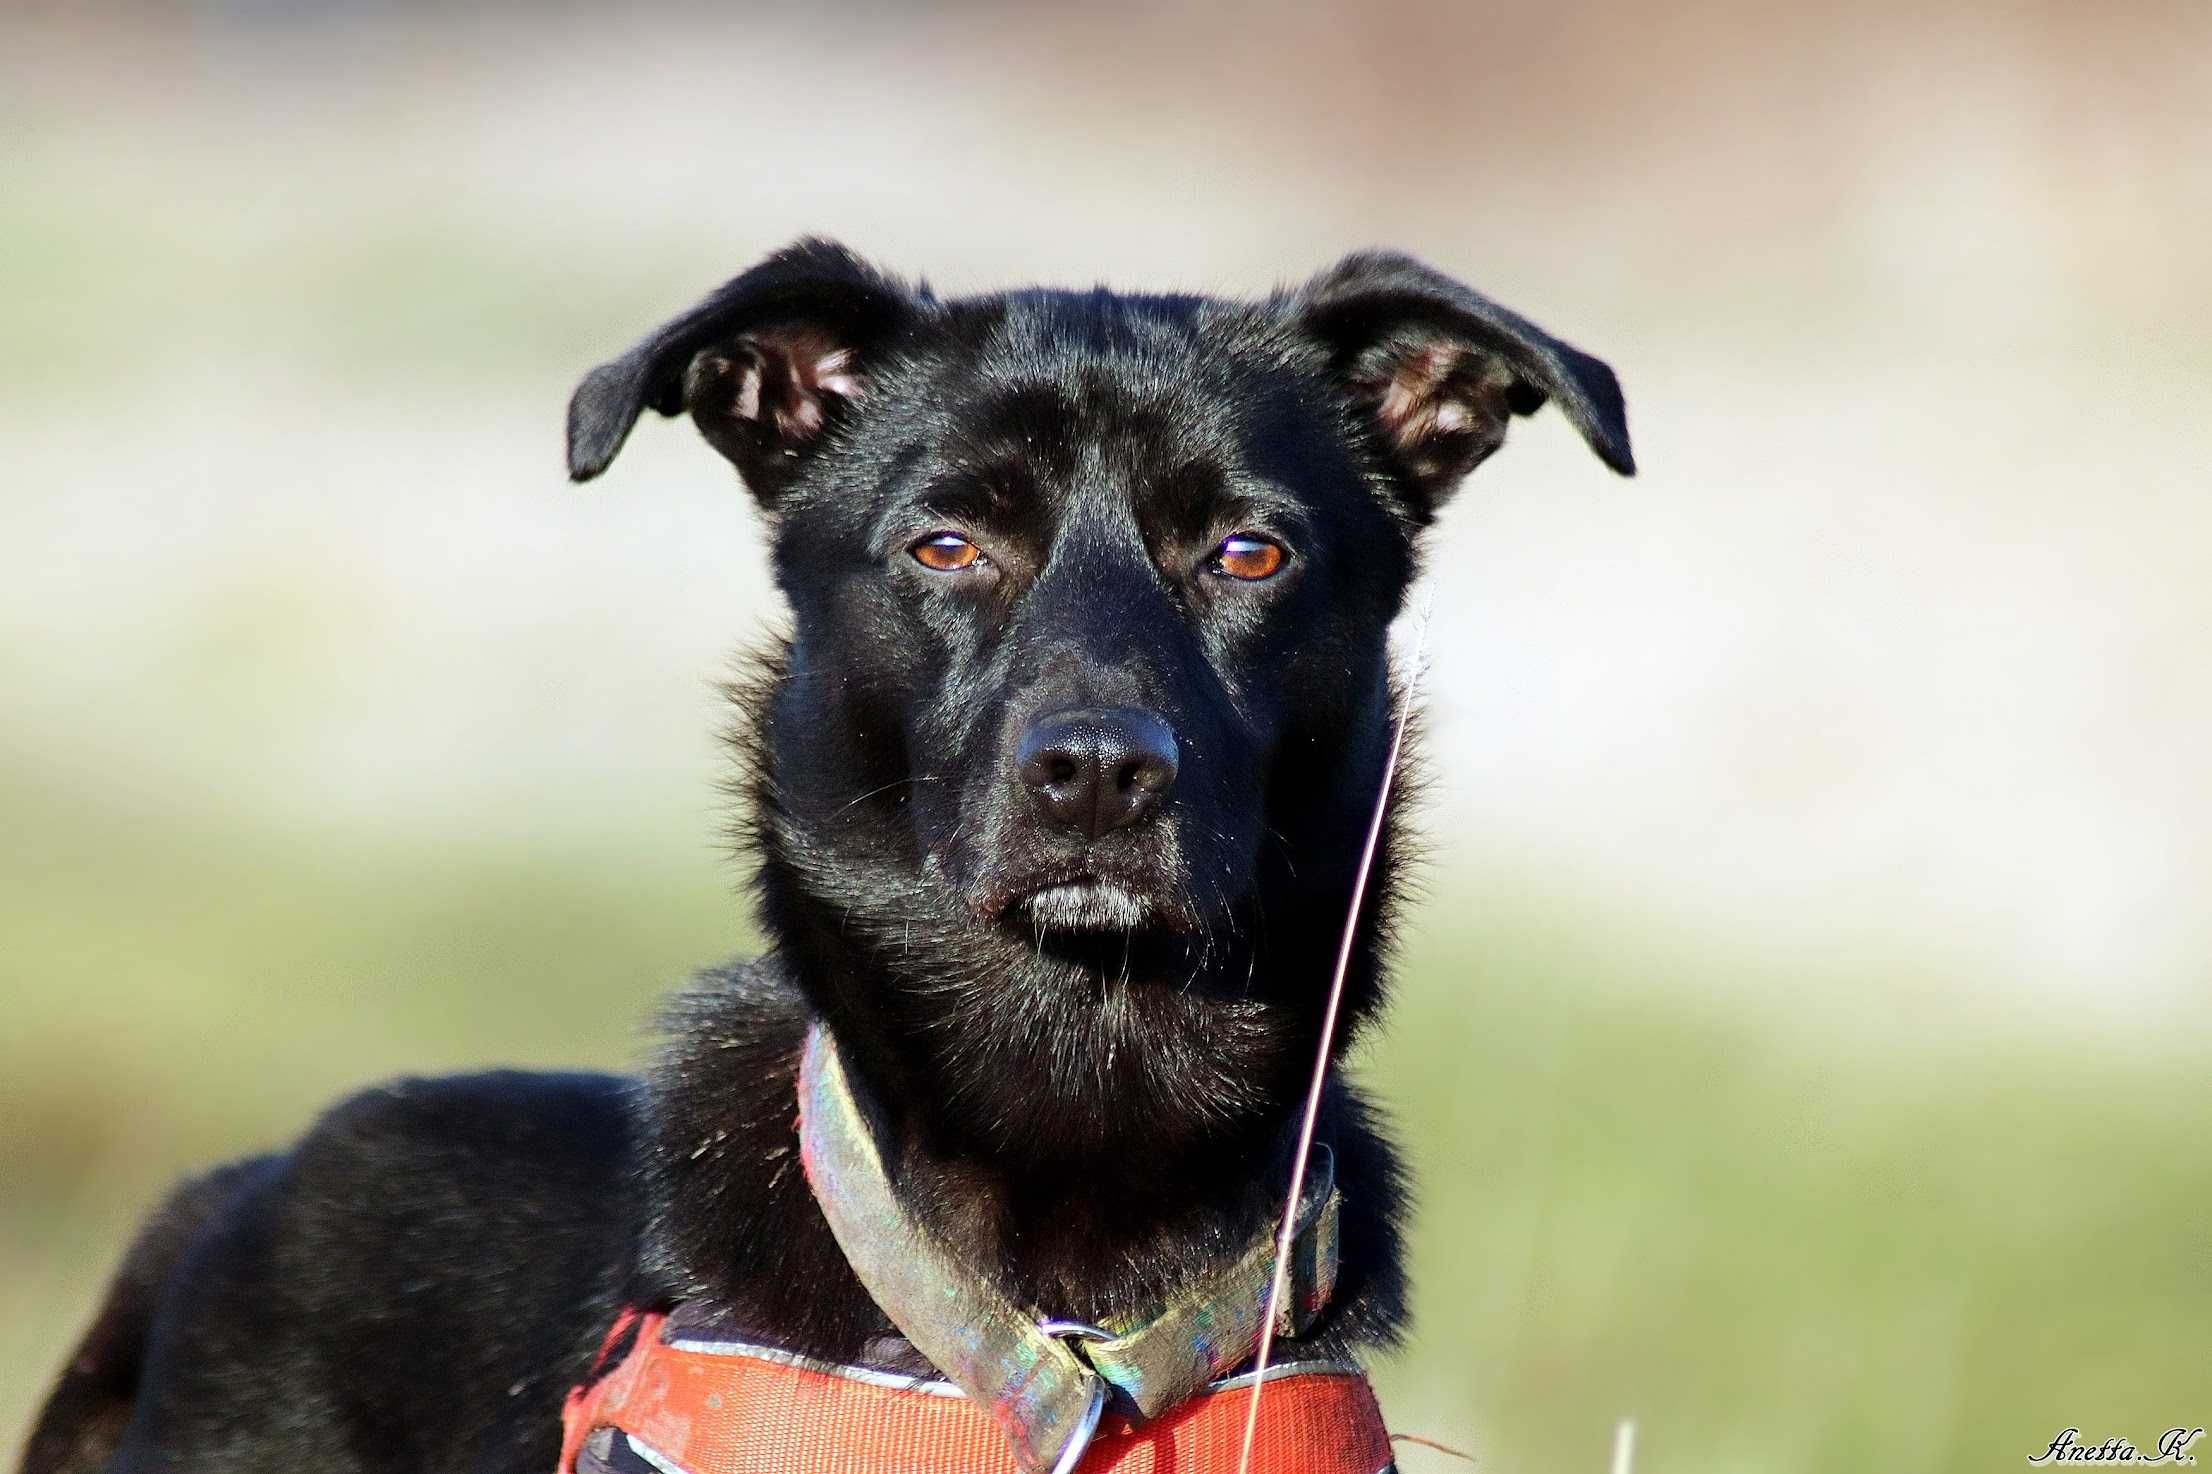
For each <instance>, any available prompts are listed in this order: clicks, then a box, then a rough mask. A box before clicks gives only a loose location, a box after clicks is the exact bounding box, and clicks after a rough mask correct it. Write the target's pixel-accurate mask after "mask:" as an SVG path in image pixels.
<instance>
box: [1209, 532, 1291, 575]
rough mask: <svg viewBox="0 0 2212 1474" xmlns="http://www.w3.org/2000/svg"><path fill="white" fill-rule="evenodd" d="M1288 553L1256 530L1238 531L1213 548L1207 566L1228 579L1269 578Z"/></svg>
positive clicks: (1279, 568) (1279, 544)
mask: <svg viewBox="0 0 2212 1474" xmlns="http://www.w3.org/2000/svg"><path fill="white" fill-rule="evenodd" d="M1288 557H1289V554H1287V553H1285V552H1284V551H1283V545H1282V544H1281V543H1278V542H1271V541H1269V540H1268V539H1266V538H1264V537H1260V536H1258V535H1257V534H1255V533H1250V532H1240V533H1238V534H1236V535H1235V536H1234V537H1225V538H1223V539H1222V540H1221V546H1220V547H1218V548H1215V549H1214V555H1213V557H1212V559H1211V560H1210V561H1209V562H1208V563H1207V565H1206V566H1207V567H1208V568H1211V569H1212V570H1213V571H1214V572H1216V573H1219V574H1223V575H1225V576H1227V577H1229V578H1241V579H1244V580H1246V581H1247V582H1251V581H1255V580H1258V579H1262V578H1271V577H1273V576H1274V575H1275V574H1276V573H1278V572H1280V571H1281V569H1282V566H1283V563H1284V560H1285V559H1287V558H1288Z"/></svg>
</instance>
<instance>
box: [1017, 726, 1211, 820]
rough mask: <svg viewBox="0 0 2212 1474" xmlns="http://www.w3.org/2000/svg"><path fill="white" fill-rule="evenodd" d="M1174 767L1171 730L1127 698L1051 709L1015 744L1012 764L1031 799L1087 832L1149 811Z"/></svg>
mask: <svg viewBox="0 0 2212 1474" xmlns="http://www.w3.org/2000/svg"><path fill="white" fill-rule="evenodd" d="M1175 770H1176V761H1175V733H1174V731H1173V730H1172V729H1170V728H1169V726H1168V724H1167V723H1166V722H1163V721H1161V720H1160V719H1159V718H1158V717H1156V716H1154V715H1153V714H1152V713H1151V712H1148V711H1139V710H1137V709H1136V708H1135V707H1133V706H1108V707H1080V708H1075V709H1072V710H1069V711H1056V712H1054V713H1052V714H1051V715H1050V716H1047V717H1043V718H1040V719H1039V720H1038V721H1036V722H1035V723H1033V724H1031V726H1030V728H1029V730H1028V731H1027V732H1024V733H1023V734H1022V740H1021V744H1020V745H1019V746H1018V747H1017V748H1016V749H1015V750H1014V771H1015V772H1016V773H1017V774H1018V775H1019V776H1020V778H1021V780H1022V782H1023V783H1025V784H1026V785H1028V787H1029V792H1030V795H1031V796H1032V797H1034V798H1035V799H1036V801H1037V807H1038V808H1039V809H1040V810H1042V811H1043V812H1044V813H1045V814H1047V815H1049V816H1050V817H1052V818H1053V819H1056V820H1058V821H1059V822H1060V823H1062V824H1065V825H1068V826H1069V827H1070V828H1073V829H1078V830H1081V831H1082V832H1083V833H1084V834H1085V835H1086V836H1088V837H1089V838H1091V839H1096V838H1098V837H1099V836H1100V835H1102V834H1105V833H1107V832H1109V831H1111V830H1115V829H1122V828H1126V827H1127V826H1129V825H1131V824H1134V823H1136V822H1137V821H1138V820H1139V819H1142V818H1143V817H1144V816H1145V815H1147V814H1149V813H1151V812H1152V810H1153V809H1155V808H1156V807H1158V806H1159V801H1160V795H1162V794H1164V793H1166V792H1167V791H1168V788H1169V786H1170V785H1172V784H1173V783H1174V782H1175Z"/></svg>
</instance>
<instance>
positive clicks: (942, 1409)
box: [559, 1312, 1391, 1474]
mask: <svg viewBox="0 0 2212 1474" xmlns="http://www.w3.org/2000/svg"><path fill="white" fill-rule="evenodd" d="M631 1323H632V1322H631V1318H630V1316H629V1314H628V1313H627V1312H626V1313H625V1317H624V1319H623V1320H622V1321H618V1322H617V1326H616V1330H615V1332H614V1333H613V1334H612V1335H611V1336H610V1338H609V1345H610V1347H611V1346H612V1345H614V1344H618V1343H619V1342H620V1340H621V1337H622V1335H623V1333H624V1332H626V1331H627V1330H629V1328H630V1325H631ZM634 1324H635V1326H636V1335H635V1338H634V1340H632V1342H631V1344H630V1348H629V1351H628V1352H627V1354H626V1355H624V1356H623V1358H622V1360H621V1361H620V1362H619V1363H618V1364H617V1365H616V1366H614V1367H613V1368H612V1369H611V1370H609V1371H607V1372H606V1374H605V1375H604V1376H602V1377H600V1378H599V1379H598V1380H597V1381H595V1382H593V1383H591V1384H590V1385H588V1386H584V1387H578V1388H577V1389H575V1391H573V1392H571V1393H570V1394H569V1398H568V1404H567V1407H566V1408H565V1409H564V1410H563V1412H562V1432H563V1438H562V1444H561V1463H560V1471H559V1474H600V1471H618V1474H619V1471H623V1470H627V1469H637V1470H647V1471H658V1474H827V1471H835V1474H945V1471H960V1474H1022V1471H1023V1466H1022V1464H1021V1463H1020V1462H1019V1461H1018V1459H1017V1456H1016V1454H1015V1452H1014V1450H1013V1448H1012V1447H1011V1446H1010V1445H1009V1444H1008V1442H1007V1440H1006V1437H1005V1435H1004V1433H1003V1432H1002V1431H1001V1429H1000V1427H999V1425H998V1423H997V1422H996V1421H994V1420H993V1418H992V1417H991V1415H990V1413H989V1412H988V1411H987V1410H986V1409H984V1408H982V1407H980V1406H978V1405H977V1404H975V1403H974V1402H971V1401H970V1400H969V1399H968V1398H967V1397H965V1396H963V1395H962V1394H961V1392H960V1391H959V1389H958V1388H956V1387H954V1386H952V1385H951V1384H950V1383H947V1382H915V1381H912V1380H911V1379H907V1378H901V1377H894V1376H889V1375H886V1374H884V1373H881V1372H874V1371H870V1370H868V1369H866V1368H860V1367H840V1366H834V1365H829V1364H825V1363H821V1362H816V1361H812V1360H809V1359H807V1358H805V1357H800V1356H795V1355H792V1354H790V1353H788V1352H782V1351H777V1350H774V1349H772V1348H767V1347H759V1346H750V1345H742V1344H737V1343H730V1342H716V1343H700V1342H692V1341H689V1340H686V1339H682V1338H681V1337H679V1338H678V1339H675V1340H673V1341H671V1340H669V1339H667V1336H668V1330H667V1326H666V1318H665V1317H664V1316H660V1315H644V1316H637V1317H635V1321H634ZM1249 1386H1250V1383H1249V1378H1238V1377H1231V1378H1227V1379H1224V1380H1222V1381H1218V1382H1215V1383H1213V1384H1212V1385H1210V1386H1209V1387H1207V1388H1206V1389H1205V1390H1204V1391H1202V1392H1200V1393H1198V1394H1197V1395H1196V1396H1193V1397H1191V1398H1189V1399H1187V1400H1186V1401H1184V1402H1183V1403H1182V1404H1181V1405H1179V1406H1178V1407H1176V1408H1175V1409H1174V1410H1173V1411H1171V1412H1169V1413H1167V1414H1166V1415H1164V1416H1162V1417H1159V1418H1154V1419H1149V1420H1142V1421H1140V1420H1139V1419H1137V1418H1136V1417H1134V1416H1133V1415H1129V1414H1126V1413H1123V1412H1120V1411H1113V1412H1109V1413H1107V1415H1106V1417H1105V1420H1104V1422H1103V1423H1102V1424H1101V1425H1100V1427H1099V1431H1098V1435H1097V1437H1096V1438H1095V1439H1093V1441H1092V1442H1091V1444H1090V1447H1089V1449H1088V1451H1087V1452H1086V1453H1085V1454H1084V1456H1083V1458H1082V1461H1081V1462H1080V1463H1079V1464H1077V1465H1076V1469H1077V1470H1078V1474H1231V1471H1233V1470H1234V1469H1235V1468H1236V1466H1237V1455H1238V1452H1239V1448H1240V1445H1241V1442H1242V1439H1243V1433H1244V1410H1245V1406H1246V1403H1247V1401H1248V1400H1249V1395H1250V1394H1249ZM1265 1395H1266V1398H1267V1403H1266V1415H1265V1416H1264V1417H1263V1418H1262V1420H1261V1423H1260V1432H1259V1439H1258V1442H1257V1444H1256V1445H1255V1447H1254V1450H1253V1460H1252V1467H1253V1469H1255V1470H1258V1471H1261V1474H1289V1471H1296V1474H1385V1471H1387V1470H1389V1469H1390V1467H1391V1452H1390V1436H1389V1434H1388V1432H1387V1431H1386V1430H1385V1429H1384V1426H1383V1421H1382V1413H1381V1410H1380V1409H1379V1408H1377V1406H1376V1405H1375V1397H1374V1393H1373V1391H1372V1390H1371V1389H1370V1388H1369V1387H1368V1384H1367V1379H1366V1378H1365V1377H1364V1376H1362V1375H1360V1374H1359V1373H1358V1372H1356V1371H1354V1370H1352V1369H1350V1368H1348V1367H1343V1366H1339V1365H1336V1364H1333V1363H1317V1362H1290V1363H1285V1364H1284V1365H1282V1366H1281V1367H1278V1368H1274V1369H1271V1370H1270V1372H1269V1374H1268V1386H1267V1392H1266V1394H1265Z"/></svg>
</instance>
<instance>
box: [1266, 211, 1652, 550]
mask: <svg viewBox="0 0 2212 1474" xmlns="http://www.w3.org/2000/svg"><path fill="white" fill-rule="evenodd" d="M1291 302H1292V305H1293V307H1294V309H1295V310H1296V311H1297V312H1298V314H1299V316H1300V319H1301V321H1302V323H1303V325H1304V327H1305V329H1306V331H1308V332H1309V333H1310V334H1312V335H1313V336H1314V337H1316V338H1318V339H1319V340H1320V341H1321V342H1322V344H1323V345H1324V346H1325V347H1326V348H1327V350H1328V352H1329V354H1330V360H1331V364H1332V367H1333V368H1334V371H1335V373H1336V375H1337V381H1338V383H1339V385H1340V386H1341V387H1342V388H1343V390H1344V391H1345V393H1346V394H1348V395H1349V396H1350V399H1351V402H1352V406H1353V409H1354V412H1355V413H1356V414H1357V415H1358V416H1359V417H1360V418H1361V419H1362V420H1363V421H1364V422H1365V423H1366V424H1367V426H1368V427H1369V428H1370V429H1371V430H1372V431H1373V433H1374V437H1375V444H1376V446H1377V447H1378V448H1379V449H1380V450H1381V452H1382V454H1383V456H1384V459H1385V460H1386V461H1387V462H1388V463H1389V464H1390V466H1391V467H1392V468H1393V469H1394V470H1395V471H1397V473H1398V474H1399V476H1400V477H1401V478H1402V479H1403V481H1404V482H1405V484H1406V485H1407V487H1408V489H1409V490H1410V491H1411V492H1412V493H1413V496H1414V499H1415V504H1414V507H1413V510H1414V513H1415V515H1416V516H1418V517H1419V518H1420V519H1421V520H1423V521H1426V520H1427V519H1428V518H1429V517H1430V516H1432V515H1433V514H1434V513H1435V510H1436V508H1437V506H1438V505H1439V504H1440V503H1441V502H1442V501H1443V499H1444V498H1445V497H1446V496H1447V495H1449V494H1450V492H1451V490H1452V489H1453V488H1454V487H1455V486H1457V485H1458V484H1459V480H1460V478H1461V477H1462V476H1465V475H1466V474H1467V473H1468V472H1469V471H1471V470H1473V469H1474V468H1475V467H1476V466H1477V465H1478V464H1480V462H1481V461H1482V460H1483V458H1484V457H1485V456H1487V455H1489V454H1490V452H1492V451H1494V450H1496V449H1497V448H1498V447H1499V446H1500V445H1501V444H1503V443H1504V441H1505V427H1506V423H1507V421H1508V420H1510V419H1511V418H1512V417H1513V416H1514V415H1529V414H1534V413H1535V412H1536V411H1537V410H1539V409H1542V408H1543V407H1544V402H1545V401H1546V400H1551V401H1554V402H1556V403H1557V404H1558V405H1559V408H1560V411H1561V412H1562V413H1564V414H1565V415H1566V416H1567V419H1568V420H1569V421H1570V422H1571V423H1572V424H1573V425H1574V427H1575V428H1576V429H1577V430H1579V431H1581V432H1582V438H1583V439H1584V440H1586V441H1588V442H1589V444H1590V449H1591V450H1593V451H1595V452H1596V453H1597V457H1598V459H1599V460H1601V461H1603V462H1605V464H1606V465H1608V466H1611V467H1612V468H1613V469H1614V470H1616V471H1618V472H1620V473H1621V474H1622V475H1623V476H1633V475H1635V474H1636V461H1635V457H1634V455H1633V454H1632V453H1631V452H1630V450H1629V446H1628V411H1627V409H1626V407H1625V406H1624V405H1623V404H1622V403H1621V386H1620V384H1619V382H1618V381H1616V380H1615V379H1614V377H1613V371H1612V370H1611V369H1609V368H1607V367H1606V366H1605V365H1604V364H1602V363H1600V362H1599V361H1598V360H1597V359H1594V358H1592V357H1590V356H1589V355H1588V354H1586V353H1583V352H1581V351H1579V350H1577V349H1575V348H1572V347H1569V346H1568V345H1567V344H1565V343H1562V342H1560V341H1559V340H1558V339H1557V338H1554V337H1552V336H1551V335H1550V334H1549V333H1546V332H1545V331H1544V330H1543V329H1541V328H1539V327H1537V326H1536V325H1535V324H1534V323H1531V322H1529V321H1528V320H1527V319H1526V318H1523V317H1521V316H1519V315H1518V314H1516V313H1512V312H1508V311H1507V310H1506V309H1505V308H1503V307H1500V306H1499V305H1498V304H1497V303H1495V302H1493V301H1491V300H1490V299H1489V298H1487V297H1485V296H1483V295H1482V294H1481V293H1479V292H1477V291H1475V290H1473V289H1472V288H1470V287H1466V286H1462V285H1461V284H1460V283H1458V282H1456V281H1454V280H1452V279H1451V278H1450V277H1448V276H1445V275H1444V274H1443V273H1441V272H1438V271H1432V270H1431V269H1429V268H1428V267H1426V266H1424V265H1422V264H1421V263H1420V262H1418V261H1416V260H1414V259H1413V258H1412V257H1410V256H1401V255H1398V254H1396V253H1393V252H1364V253H1362V254H1359V255H1355V256H1347V257H1345V258H1344V259H1343V260H1342V261H1339V262H1338V263H1337V264H1336V265H1334V266H1332V267H1330V268H1329V269H1328V270H1327V271H1324V272H1323V273H1321V275H1319V276H1317V277H1315V278H1314V279H1313V280H1312V281H1310V282H1308V283H1307V284H1306V285H1305V287H1304V288H1302V289H1301V290H1300V291H1299V292H1298V293H1296V294H1295V295H1294V296H1293V297H1292V299H1291Z"/></svg>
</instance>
